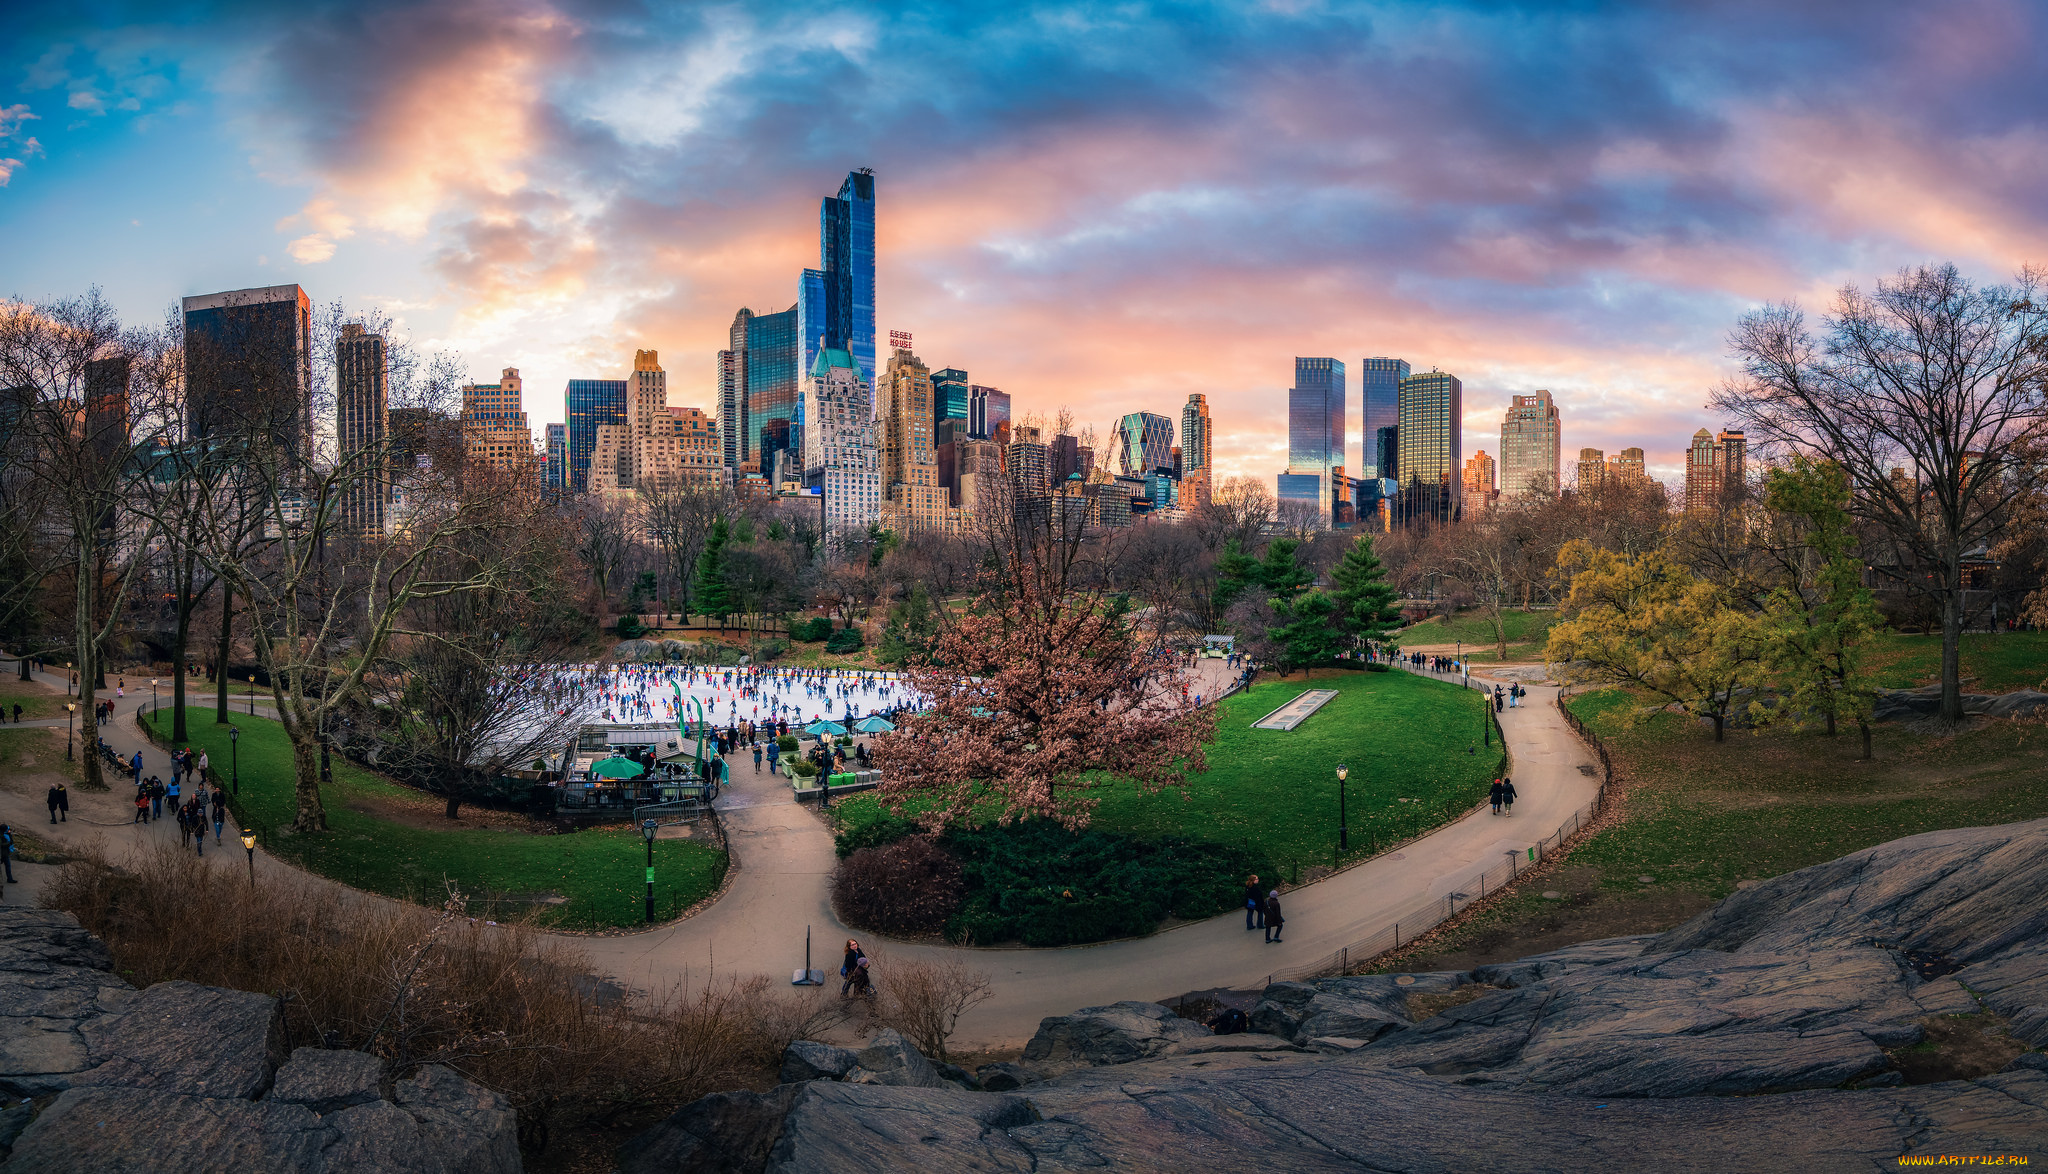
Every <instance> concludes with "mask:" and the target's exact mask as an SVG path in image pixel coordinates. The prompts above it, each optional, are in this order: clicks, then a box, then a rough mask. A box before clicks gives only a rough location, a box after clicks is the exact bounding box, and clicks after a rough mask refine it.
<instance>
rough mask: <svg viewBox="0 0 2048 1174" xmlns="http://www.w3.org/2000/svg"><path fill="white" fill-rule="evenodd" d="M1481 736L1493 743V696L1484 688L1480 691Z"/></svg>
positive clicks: (1488, 743) (1489, 744) (1490, 743)
mask: <svg viewBox="0 0 2048 1174" xmlns="http://www.w3.org/2000/svg"><path fill="white" fill-rule="evenodd" d="M1479 737H1480V739H1481V740H1483V741H1484V742H1485V743H1486V744H1487V745H1488V746H1491V745H1493V696H1492V694H1489V693H1488V692H1486V691H1485V690H1484V689H1482V690H1480V691H1479Z"/></svg>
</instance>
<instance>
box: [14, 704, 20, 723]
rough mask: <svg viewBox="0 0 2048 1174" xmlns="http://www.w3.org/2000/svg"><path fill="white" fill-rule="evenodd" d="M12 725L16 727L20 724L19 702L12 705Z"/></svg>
mask: <svg viewBox="0 0 2048 1174" xmlns="http://www.w3.org/2000/svg"><path fill="white" fill-rule="evenodd" d="M14 724H15V725H17V726H18V725H20V724H21V702H19V701H17V702H15V703H14Z"/></svg>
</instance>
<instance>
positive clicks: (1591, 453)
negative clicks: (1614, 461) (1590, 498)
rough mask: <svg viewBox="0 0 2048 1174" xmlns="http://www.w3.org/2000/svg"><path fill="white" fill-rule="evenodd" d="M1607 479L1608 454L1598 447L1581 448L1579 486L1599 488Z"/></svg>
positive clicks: (1589, 488) (1583, 488) (1586, 488)
mask: <svg viewBox="0 0 2048 1174" xmlns="http://www.w3.org/2000/svg"><path fill="white" fill-rule="evenodd" d="M1606 481H1607V454H1606V453H1604V452H1601V451H1600V450H1599V449H1597V448H1582V449H1580V450H1579V488H1580V490H1582V491H1584V490H1593V489H1598V488H1599V487H1600V486H1601V485H1603V484H1605V483H1606Z"/></svg>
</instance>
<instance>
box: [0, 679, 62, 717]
mask: <svg viewBox="0 0 2048 1174" xmlns="http://www.w3.org/2000/svg"><path fill="white" fill-rule="evenodd" d="M65 700H66V699H65V696H64V694H62V693H50V692H47V691H45V690H44V689H43V688H42V686H40V685H24V684H22V683H21V681H20V680H19V679H17V678H13V677H0V710H4V711H5V712H6V714H7V720H8V721H10V722H11V721H13V720H14V707H15V706H16V705H19V706H21V720H23V721H35V720H36V719H38V718H49V717H63V716H64V702H65Z"/></svg>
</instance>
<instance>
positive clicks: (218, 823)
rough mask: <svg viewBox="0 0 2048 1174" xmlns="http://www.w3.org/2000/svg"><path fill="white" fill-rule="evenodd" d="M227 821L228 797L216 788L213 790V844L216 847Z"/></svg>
mask: <svg viewBox="0 0 2048 1174" xmlns="http://www.w3.org/2000/svg"><path fill="white" fill-rule="evenodd" d="M227 821H228V797H227V796H226V795H223V794H221V791H220V788H219V787H215V788H214V789H213V842H214V844H215V845H218V844H219V843H220V830H221V827H222V825H224V824H226V823H227ZM202 838H203V837H202Z"/></svg>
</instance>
